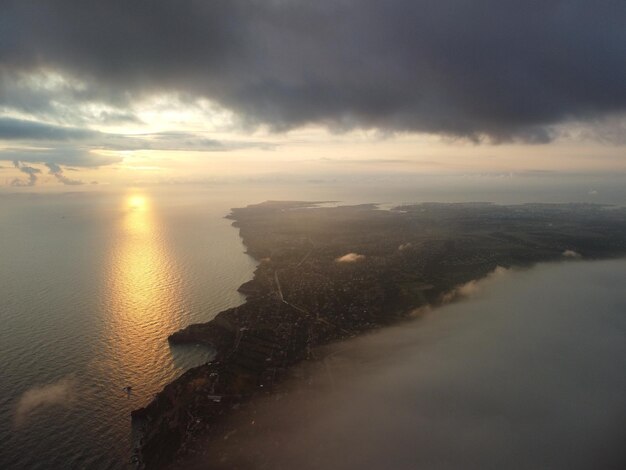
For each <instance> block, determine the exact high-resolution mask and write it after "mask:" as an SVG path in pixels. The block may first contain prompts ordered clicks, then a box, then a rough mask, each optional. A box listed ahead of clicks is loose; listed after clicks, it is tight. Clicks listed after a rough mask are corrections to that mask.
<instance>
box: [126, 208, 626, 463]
mask: <svg viewBox="0 0 626 470" xmlns="http://www.w3.org/2000/svg"><path fill="white" fill-rule="evenodd" d="M228 217H229V218H231V219H232V220H233V225H234V226H236V227H238V228H239V230H240V235H241V237H242V239H243V242H244V244H245V245H246V247H247V251H248V253H249V254H250V255H251V256H253V257H254V258H255V259H256V260H258V262H259V265H258V267H257V269H256V271H255V274H254V278H253V279H252V280H251V281H249V282H247V283H245V284H243V285H242V286H241V288H240V291H241V292H242V293H243V294H244V295H245V296H246V302H245V303H244V304H242V305H240V306H238V307H235V308H231V309H229V310H225V311H223V312H221V313H219V314H218V315H217V316H216V317H215V318H214V319H213V320H211V321H209V322H208V323H204V324H195V325H190V326H188V327H187V328H184V329H182V330H180V331H177V332H175V333H173V334H172V335H171V336H170V337H169V341H170V342H171V343H173V344H181V343H195V344H205V345H208V346H210V347H212V348H214V349H215V351H216V356H215V359H214V360H213V361H212V362H210V363H207V364H205V365H202V366H199V367H196V368H193V369H191V370H189V371H187V372H186V373H184V374H183V375H182V376H180V377H179V378H178V379H176V380H175V381H174V382H172V383H170V384H169V385H167V386H166V387H165V388H164V389H163V391H162V392H160V393H159V394H158V395H157V396H156V397H155V398H154V400H153V401H152V402H151V403H149V404H148V405H147V406H146V407H145V408H142V409H139V410H135V411H134V412H133V414H132V418H133V427H134V429H135V431H136V432H137V433H138V441H137V442H138V444H137V449H136V453H135V455H134V456H133V458H134V459H135V461H136V463H137V465H138V466H139V467H141V468H148V469H158V468H176V467H177V462H180V461H181V459H186V458H189V456H190V455H193V454H195V453H198V452H203V453H207V454H208V458H207V461H208V462H209V463H208V464H206V465H205V467H204V468H216V469H217V468H228V465H227V463H226V464H225V463H224V462H223V460H221V459H220V456H219V455H213V454H211V446H210V442H211V440H212V439H215V440H217V439H223V438H224V436H227V435H228V433H232V432H234V431H235V430H234V429H231V427H232V426H233V425H232V423H230V422H229V420H228V419H227V417H228V416H229V415H230V414H231V413H233V410H237V409H238V408H239V407H240V405H241V404H244V403H246V402H247V401H249V400H251V399H252V398H253V397H255V396H258V395H259V394H269V393H272V389H273V388H274V387H276V386H277V385H278V384H279V383H280V382H281V380H283V379H284V377H285V375H286V372H287V371H288V370H289V368H290V367H292V366H294V365H295V364H297V363H299V362H301V361H305V360H316V358H318V357H319V351H320V349H319V348H320V346H322V345H324V344H328V343H330V342H334V341H338V340H342V339H345V338H349V337H353V336H356V335H358V334H360V333H362V332H365V331H368V330H372V329H375V328H380V327H383V326H385V325H389V324H392V323H394V322H397V321H399V320H401V319H405V318H407V317H409V316H411V314H412V313H413V312H416V311H418V309H419V308H421V307H425V306H436V305H439V304H441V303H443V302H445V301H450V300H452V299H454V296H455V293H456V292H457V290H456V289H457V287H458V286H462V285H463V284H465V283H467V282H470V281H472V280H475V279H480V278H482V277H484V276H486V275H487V274H488V273H490V272H492V271H493V270H495V269H497V268H498V267H505V268H508V267H525V266H530V265H532V264H534V263H537V262H544V261H555V260H572V259H575V258H580V257H583V258H586V259H600V258H610V257H616V256H623V255H625V254H626V209H624V208H616V207H612V206H602V205H589V204H525V205H513V206H501V205H494V204H490V203H458V204H440V203H425V204H418V205H405V206H399V207H396V208H394V209H392V210H381V209H379V208H378V206H376V205H373V204H368V205H358V206H333V207H325V206H324V205H323V204H318V203H311V202H275V201H270V202H265V203H262V204H258V205H251V206H248V207H246V208H240V209H233V210H232V213H231V214H230V215H229V216H228ZM200 442H202V445H201V446H200V444H199V443H200ZM207 443H209V444H208V447H207ZM205 462H206V461H205ZM211 462H213V464H211Z"/></svg>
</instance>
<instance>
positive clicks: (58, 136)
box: [0, 117, 272, 186]
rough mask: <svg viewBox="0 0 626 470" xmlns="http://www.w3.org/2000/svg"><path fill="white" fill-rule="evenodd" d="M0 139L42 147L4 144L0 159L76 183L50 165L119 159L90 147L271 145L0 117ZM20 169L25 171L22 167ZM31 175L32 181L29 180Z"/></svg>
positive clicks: (212, 149) (217, 148)
mask: <svg viewBox="0 0 626 470" xmlns="http://www.w3.org/2000/svg"><path fill="white" fill-rule="evenodd" d="M0 141H7V142H12V143H15V144H17V145H19V144H30V145H32V144H33V143H37V145H44V146H46V147H44V148H32V147H30V148H19V147H17V148H13V147H8V148H4V149H0V160H13V161H21V162H31V163H45V164H46V165H48V168H49V169H50V173H51V174H53V175H54V176H55V177H56V178H57V179H58V180H59V181H61V182H62V183H64V184H79V183H78V182H77V181H75V180H69V179H68V178H66V177H61V176H62V173H59V172H53V171H52V167H51V166H50V165H53V166H54V167H55V168H59V166H58V165H75V166H81V167H98V166H102V165H110V164H112V163H118V162H120V161H121V158H120V157H117V156H111V155H109V156H105V155H101V154H96V153H92V152H90V149H103V148H105V149H108V150H196V151H204V152H218V151H222V152H224V151H229V150H235V149H241V148H250V147H255V148H262V149H271V148H272V145H270V144H267V143H263V142H252V141H220V140H216V139H211V138H207V137H205V136H203V135H202V134H194V133H185V132H159V133H151V134H140V135H137V134H135V135H133V136H128V135H122V134H111V133H104V132H98V131H92V130H88V129H80V128H77V127H69V126H57V125H52V124H45V123H40V122H36V121H30V120H22V119H13V118H6V117H4V118H3V117H0ZM20 169H21V171H22V172H25V169H23V168H20ZM33 177H34V180H32V178H33ZM36 181H37V179H36V176H35V175H31V180H30V181H29V184H28V186H33V185H34V184H35V183H36ZM15 185H18V186H23V184H21V183H20V180H16V184H15Z"/></svg>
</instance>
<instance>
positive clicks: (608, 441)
mask: <svg viewBox="0 0 626 470" xmlns="http://www.w3.org/2000/svg"><path fill="white" fill-rule="evenodd" d="M625 284H626V260H623V259H622V260H616V261H603V262H584V261H574V262H565V263H561V264H556V265H554V264H550V265H540V266H538V267H536V268H533V269H530V270H527V271H520V272H515V271H514V272H507V273H503V272H500V273H499V275H497V276H493V277H492V278H490V279H489V280H487V281H484V282H481V283H478V284H475V285H473V289H472V290H471V292H472V295H471V297H470V298H469V299H467V300H466V301H464V302H461V303H457V304H452V305H450V306H447V307H444V308H441V309H438V310H435V311H432V312H430V313H428V314H426V315H425V316H424V317H423V318H421V319H419V320H417V321H414V322H410V323H407V324H403V325H400V326H398V327H392V328H387V329H383V330H382V331H380V332H379V333H375V334H372V335H369V336H366V337H363V338H360V339H357V340H354V341H352V342H348V343H344V344H340V345H338V346H336V347H334V348H331V351H332V352H331V354H330V355H329V356H327V357H328V359H327V360H326V361H325V362H324V363H323V364H321V365H319V366H315V367H317V370H316V369H315V368H313V369H312V372H311V373H310V374H311V375H308V374H305V377H307V378H306V382H307V383H308V385H302V380H296V381H295V384H296V385H295V391H292V392H291V393H290V394H287V395H283V396H281V397H280V398H279V399H276V398H275V397H273V398H269V399H267V400H266V401H265V402H260V403H257V405H256V410H255V413H254V417H255V422H254V423H253V424H254V426H252V425H248V426H247V430H246V426H245V425H244V426H243V429H244V433H243V436H241V437H240V438H239V439H238V440H237V442H236V443H232V447H231V448H230V452H231V453H230V458H231V459H232V461H233V462H237V463H240V462H242V461H243V462H247V463H249V462H254V465H252V468H268V469H285V470H286V469H293V468H300V469H322V468H333V469H340V470H356V469H372V470H373V469H380V468H393V469H398V470H401V469H407V470H408V469H421V468H423V469H446V470H447V469H450V470H452V469H461V468H463V469H477V470H478V469H487V468H494V469H495V468H506V469H525V470H530V469H544V468H550V469H563V470H566V469H567V470H569V469H581V470H582V469H591V468H597V469H603V470H605V469H615V470H617V469H623V468H625V467H626V450H625V448H624V442H626V400H625V399H624V397H626V374H624V371H626V291H624V289H623V286H624V285H625ZM246 416H247V415H246ZM251 428H254V430H250V429H251ZM231 439H236V436H233V437H231ZM227 454H228V451H227ZM227 467H228V463H227V464H226V466H225V467H223V468H227ZM194 468H195V467H194ZM198 468H201V465H200V466H199V467H198ZM220 468H222V467H220ZM244 468H247V467H245V466H244Z"/></svg>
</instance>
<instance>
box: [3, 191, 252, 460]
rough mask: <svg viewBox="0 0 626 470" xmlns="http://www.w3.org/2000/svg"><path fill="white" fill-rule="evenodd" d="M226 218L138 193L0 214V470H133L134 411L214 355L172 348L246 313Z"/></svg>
mask: <svg viewBox="0 0 626 470" xmlns="http://www.w3.org/2000/svg"><path fill="white" fill-rule="evenodd" d="M229 207H230V204H228V203H227V202H226V201H221V202H220V201H206V200H202V198H193V199H189V198H186V197H177V196H172V195H167V196H161V197H158V196H154V195H150V194H147V193H143V192H130V193H128V194H120V195H98V196H94V195H91V196H89V195H88V196H84V195H64V196H53V197H50V196H21V197H11V198H9V199H8V200H6V199H5V200H3V201H2V204H1V205H0V226H1V227H2V230H1V248H0V267H1V269H0V325H1V327H0V358H1V363H2V364H1V366H2V367H1V368H0V468H119V467H123V466H124V465H125V464H126V463H127V462H128V458H129V448H130V437H131V436H130V424H129V423H130V411H131V410H132V409H134V408H138V407H140V406H142V405H145V404H146V403H147V402H148V401H149V400H150V398H151V396H152V395H153V394H154V393H156V392H157V391H159V390H160V389H161V388H162V387H163V385H164V384H166V383H167V382H169V381H170V380H172V379H173V378H175V377H176V376H178V375H180V373H181V372H182V370H184V369H185V368H188V367H190V366H192V365H194V364H197V363H202V362H205V361H206V360H207V358H208V356H210V354H211V352H210V351H208V350H201V349H198V348H175V349H170V347H169V346H168V343H167V341H166V338H167V336H168V335H169V334H170V333H172V332H173V331H176V330H177V329H179V328H181V327H183V326H185V325H188V324H190V323H194V322H200V321H207V320H209V319H210V318H212V317H213V316H214V315H215V314H216V313H217V312H219V311H221V310H223V309H225V308H228V307H231V306H234V305H237V304H238V303H241V302H242V300H243V299H242V297H241V296H240V295H239V294H238V293H237V292H236V289H237V287H238V286H239V285H240V284H241V283H243V282H245V281H246V280H247V279H249V278H250V277H251V276H252V272H253V270H254V268H255V263H254V261H253V260H252V259H251V258H250V257H248V256H247V255H245V254H244V247H243V245H242V243H241V241H240V239H239V237H238V236H237V231H236V229H234V228H233V227H231V226H230V223H231V221H229V220H226V219H224V218H223V217H224V215H225V214H226V213H228V209H229ZM127 385H131V386H132V387H133V390H132V393H131V394H130V395H127V394H126V393H125V392H124V391H123V390H122V389H123V387H125V386H127Z"/></svg>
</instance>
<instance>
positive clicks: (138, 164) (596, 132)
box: [0, 0, 626, 191]
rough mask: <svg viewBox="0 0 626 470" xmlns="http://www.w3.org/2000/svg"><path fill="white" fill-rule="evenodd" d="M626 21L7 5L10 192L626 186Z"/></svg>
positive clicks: (301, 8) (263, 1)
mask: <svg viewBox="0 0 626 470" xmlns="http://www.w3.org/2000/svg"><path fill="white" fill-rule="evenodd" d="M625 22H626V3H624V2H623V1H621V0H604V1H600V2H598V1H592V0H563V1H561V0H526V1H517V0H387V1H385V2H380V1H375V0H332V1H331V0H318V1H316V2H310V1H304V0H212V1H203V0H177V1H173V0H132V1H129V0H108V1H106V2H103V1H101V0H99V1H95V0H57V1H55V2H41V1H38V0H4V1H3V2H2V3H1V5H0V190H5V191H7V190H10V191H25V190H26V191H31V190H39V189H46V188H47V189H50V188H59V189H67V186H72V187H74V189H77V188H85V189H86V188H88V187H96V186H97V187H102V186H103V185H122V186H123V185H128V184H137V183H138V182H141V183H146V184H150V183H184V182H203V181H216V180H223V181H229V180H234V179H237V178H248V179H249V178H261V179H262V178H272V177H276V176H277V175H282V174H285V175H296V176H297V175H302V176H303V177H304V176H306V177H308V178H311V177H314V176H315V177H324V176H327V175H342V174H355V173H362V174H374V175H378V174H392V175H393V174H401V175H405V174H418V175H425V174H468V173H471V174H516V175H524V174H540V173H550V174H577V175H596V176H597V175H613V176H615V175H619V174H626V161H625V159H624V158H623V155H624V151H625V150H626V149H625V147H626V138H625V137H624V135H626V133H625V132H624V131H626V87H625V86H624V83H626V61H625V60H624V57H626V28H624V27H623V25H624V23H625ZM24 188H26V189H24Z"/></svg>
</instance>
